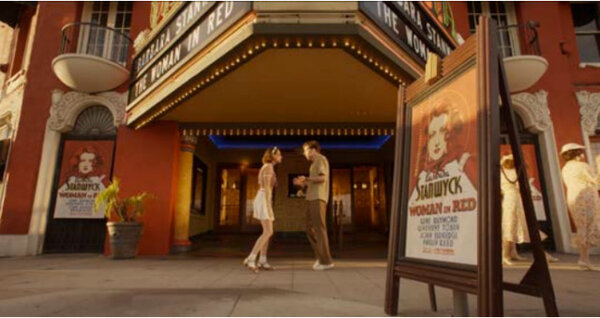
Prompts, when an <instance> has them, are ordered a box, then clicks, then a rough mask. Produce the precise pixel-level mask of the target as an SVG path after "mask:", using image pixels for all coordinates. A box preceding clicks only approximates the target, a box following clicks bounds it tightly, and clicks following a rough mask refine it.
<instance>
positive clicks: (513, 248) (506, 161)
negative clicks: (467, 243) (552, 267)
mask: <svg viewBox="0 0 600 318" xmlns="http://www.w3.org/2000/svg"><path fill="white" fill-rule="evenodd" d="M500 167H501V168H500V169H501V171H500V172H501V173H500V189H501V190H502V263H503V264H504V265H512V260H519V261H522V260H525V258H524V257H522V256H520V255H519V254H518V253H517V244H521V243H529V242H530V239H529V230H528V229H527V221H526V219H525V211H524V210H523V202H522V201H521V192H520V190H519V180H518V177H517V170H516V169H515V161H514V159H513V156H512V155H506V156H503V157H502V158H501V159H500ZM530 184H531V180H530ZM547 237H548V236H547V235H546V234H544V232H542V231H540V239H541V240H542V241H543V240H545V239H546V238H547ZM546 259H547V260H548V261H549V262H555V261H557V260H558V259H556V258H554V257H553V256H551V255H550V254H548V253H546Z"/></svg>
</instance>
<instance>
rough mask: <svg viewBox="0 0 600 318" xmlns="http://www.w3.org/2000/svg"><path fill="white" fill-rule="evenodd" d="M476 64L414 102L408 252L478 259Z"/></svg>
mask: <svg viewBox="0 0 600 318" xmlns="http://www.w3.org/2000/svg"><path fill="white" fill-rule="evenodd" d="M476 86H477V85H476V72H475V68H472V69H471V70H468V71H465V72H464V73H463V74H462V75H460V76H459V77H457V78H455V79H453V80H451V81H450V82H448V83H447V84H446V85H444V87H443V88H441V89H439V90H438V91H436V92H435V93H433V94H431V95H430V96H428V97H427V98H425V99H424V100H422V101H420V102H418V103H417V104H415V105H414V106H413V107H412V134H411V158H410V186H409V199H408V209H407V225H406V227H407V230H406V233H407V235H406V246H405V251H406V252H405V256H406V257H411V258H418V259H425V260H435V261H444V262H450V263H458V264H466V265H476V264H477V211H478V194H477V188H478V158H477V154H478V137H477V118H478V108H479V107H478V104H477V93H476V90H473V89H472V88H473V87H476Z"/></svg>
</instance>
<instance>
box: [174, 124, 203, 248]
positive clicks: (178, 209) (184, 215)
mask: <svg viewBox="0 0 600 318" xmlns="http://www.w3.org/2000/svg"><path fill="white" fill-rule="evenodd" d="M197 142H198V137H196V136H190V135H182V136H181V148H180V149H181V151H180V153H179V178H178V180H177V200H176V201H175V219H174V222H173V246H171V252H174V253H177V252H185V251H188V250H189V249H190V245H191V243H190V240H189V237H190V208H191V204H192V176H193V174H192V173H193V171H192V169H193V164H194V151H195V150H196V143H197Z"/></svg>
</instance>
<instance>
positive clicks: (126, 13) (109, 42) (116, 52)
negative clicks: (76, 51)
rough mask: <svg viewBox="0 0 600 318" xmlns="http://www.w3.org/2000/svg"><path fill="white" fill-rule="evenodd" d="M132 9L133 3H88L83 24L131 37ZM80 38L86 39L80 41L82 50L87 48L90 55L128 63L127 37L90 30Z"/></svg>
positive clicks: (82, 19)
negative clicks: (90, 24) (110, 29)
mask: <svg viewBox="0 0 600 318" xmlns="http://www.w3.org/2000/svg"><path fill="white" fill-rule="evenodd" d="M132 8H133V3H132V2H126V1H123V2H121V1H119V2H116V1H112V2H104V1H94V2H86V3H85V4H84V7H83V14H82V16H81V22H87V23H92V24H94V25H99V26H102V27H108V28H112V29H114V30H116V31H118V32H120V33H122V34H124V35H126V36H129V33H130V31H131V14H132ZM80 36H82V37H85V38H84V39H81V40H80V46H81V47H82V48H81V49H83V47H85V50H86V51H87V53H88V54H92V55H96V56H110V57H113V58H114V59H115V60H117V61H120V62H121V64H123V65H124V64H125V63H126V61H127V49H128V47H129V43H128V42H127V38H126V37H122V36H116V35H115V33H113V32H107V30H106V29H105V28H90V29H89V30H86V32H82V33H81V35H80ZM80 51H81V50H80Z"/></svg>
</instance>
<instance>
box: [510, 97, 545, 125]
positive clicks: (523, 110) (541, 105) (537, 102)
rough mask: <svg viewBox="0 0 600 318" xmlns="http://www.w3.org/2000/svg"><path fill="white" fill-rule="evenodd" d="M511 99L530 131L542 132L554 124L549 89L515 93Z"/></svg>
mask: <svg viewBox="0 0 600 318" xmlns="http://www.w3.org/2000/svg"><path fill="white" fill-rule="evenodd" d="M511 99H512V103H513V107H514V108H515V110H516V111H517V113H518V114H519V116H520V117H521V119H522V120H523V123H524V124H525V128H527V129H528V130H529V131H531V132H533V133H540V132H544V131H546V130H547V129H548V128H550V127H551V126H552V119H551V118H550V109H549V108H548V92H547V91H545V90H539V91H537V92H535V93H533V94H531V93H519V94H514V95H512V96H511Z"/></svg>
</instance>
